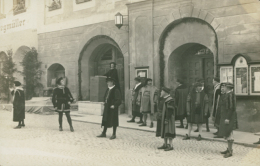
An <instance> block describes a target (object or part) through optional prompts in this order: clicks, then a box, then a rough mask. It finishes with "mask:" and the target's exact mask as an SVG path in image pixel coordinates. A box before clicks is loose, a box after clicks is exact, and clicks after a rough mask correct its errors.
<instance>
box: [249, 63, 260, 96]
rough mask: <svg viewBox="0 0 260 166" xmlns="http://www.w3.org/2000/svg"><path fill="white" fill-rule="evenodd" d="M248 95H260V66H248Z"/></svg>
mask: <svg viewBox="0 0 260 166" xmlns="http://www.w3.org/2000/svg"><path fill="white" fill-rule="evenodd" d="M250 94H251V95H260V65H251V66H250Z"/></svg>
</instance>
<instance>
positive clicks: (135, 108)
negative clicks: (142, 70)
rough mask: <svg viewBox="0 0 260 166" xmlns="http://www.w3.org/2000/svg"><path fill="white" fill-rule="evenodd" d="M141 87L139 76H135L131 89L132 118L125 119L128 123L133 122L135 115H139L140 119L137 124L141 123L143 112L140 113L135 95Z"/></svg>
mask: <svg viewBox="0 0 260 166" xmlns="http://www.w3.org/2000/svg"><path fill="white" fill-rule="evenodd" d="M142 87H143V85H142V83H141V78H140V77H136V78H135V87H134V88H133V90H132V119H131V120H129V121H127V122H128V123H132V122H135V118H136V117H140V121H139V122H137V124H142V123H143V114H142V113H140V103H138V102H137V97H138V95H139V91H140V89H141V88H142Z"/></svg>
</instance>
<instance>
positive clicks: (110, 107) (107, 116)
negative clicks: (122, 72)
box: [97, 77, 122, 140]
mask: <svg viewBox="0 0 260 166" xmlns="http://www.w3.org/2000/svg"><path fill="white" fill-rule="evenodd" d="M106 81H107V85H108V88H107V91H106V93H105V98H104V99H105V104H104V112H103V118H102V124H101V127H102V126H104V129H103V132H102V134H100V135H98V136H97V137H106V132H107V128H110V127H113V135H112V136H111V137H110V139H111V140H112V139H115V138H116V129H117V126H118V125H119V122H118V121H119V120H118V107H119V106H120V104H121V100H122V99H121V93H120V91H119V90H118V88H117V87H115V80H114V79H113V78H111V77H108V78H107V79H106Z"/></svg>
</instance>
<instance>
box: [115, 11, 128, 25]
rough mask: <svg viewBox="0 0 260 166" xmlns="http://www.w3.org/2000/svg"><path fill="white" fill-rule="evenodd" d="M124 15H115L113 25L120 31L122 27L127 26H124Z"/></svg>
mask: <svg viewBox="0 0 260 166" xmlns="http://www.w3.org/2000/svg"><path fill="white" fill-rule="evenodd" d="M123 18H124V15H122V14H121V13H119V12H118V13H117V14H116V15H115V25H116V26H117V28H118V29H120V28H121V27H122V26H123V25H126V26H128V24H124V19H123Z"/></svg>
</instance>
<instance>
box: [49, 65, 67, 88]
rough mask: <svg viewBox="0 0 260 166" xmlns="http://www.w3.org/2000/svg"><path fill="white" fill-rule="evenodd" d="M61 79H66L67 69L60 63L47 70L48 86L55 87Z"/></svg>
mask: <svg viewBox="0 0 260 166" xmlns="http://www.w3.org/2000/svg"><path fill="white" fill-rule="evenodd" d="M60 77H65V68H64V67H63V66H62V65H61V64H59V63H54V64H52V65H51V66H50V67H49V68H48V70H47V86H48V87H54V86H55V85H56V80H57V79H58V78H60Z"/></svg>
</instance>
